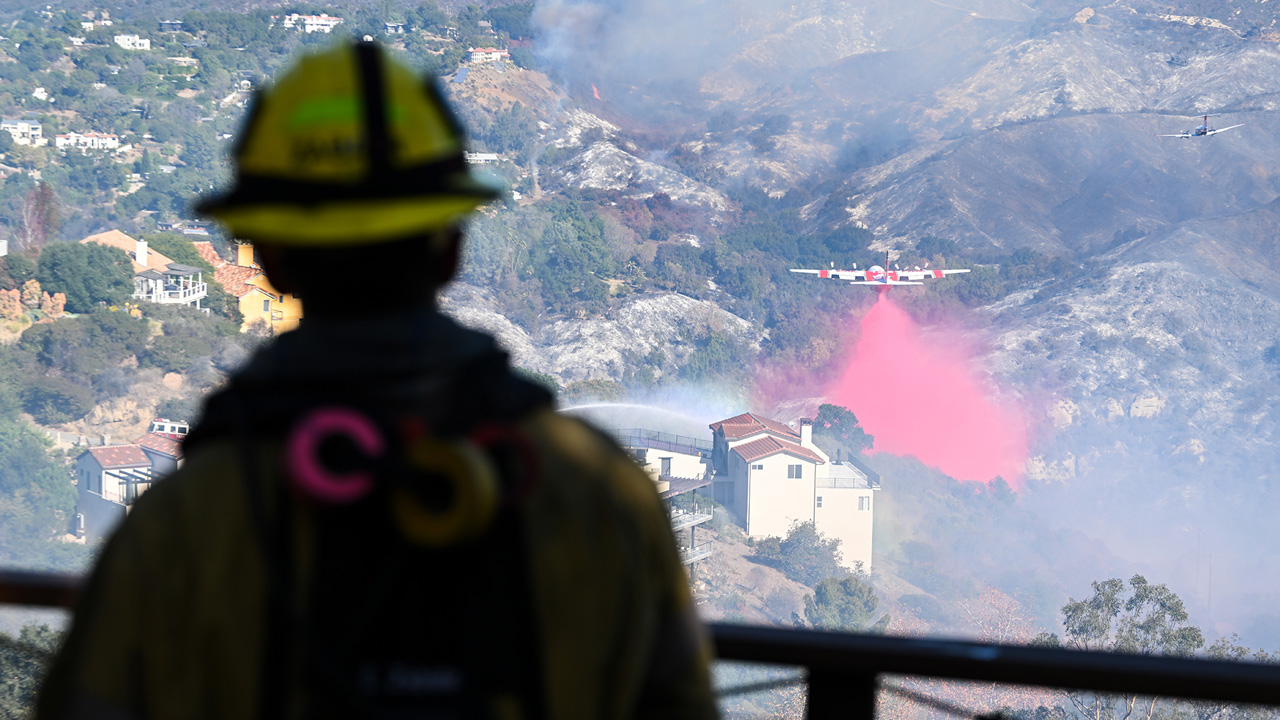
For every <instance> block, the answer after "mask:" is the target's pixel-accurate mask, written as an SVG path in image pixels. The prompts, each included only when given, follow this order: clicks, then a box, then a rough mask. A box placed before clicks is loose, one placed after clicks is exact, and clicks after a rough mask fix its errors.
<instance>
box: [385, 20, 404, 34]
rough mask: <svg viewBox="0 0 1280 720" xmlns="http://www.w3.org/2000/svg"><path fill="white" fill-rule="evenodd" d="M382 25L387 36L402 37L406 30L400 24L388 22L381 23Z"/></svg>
mask: <svg viewBox="0 0 1280 720" xmlns="http://www.w3.org/2000/svg"><path fill="white" fill-rule="evenodd" d="M383 25H384V26H386V34H388V35H403V34H404V33H405V30H406V27H405V24H404V23H402V22H389V23H383Z"/></svg>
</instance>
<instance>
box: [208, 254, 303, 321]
mask: <svg viewBox="0 0 1280 720" xmlns="http://www.w3.org/2000/svg"><path fill="white" fill-rule="evenodd" d="M192 245H194V246H195V248H196V252H198V253H200V257H202V258H204V259H205V261H206V262H208V263H209V264H210V265H212V266H213V280H214V282H216V283H218V284H219V285H221V286H222V289H223V290H226V291H227V292H228V293H230V294H231V295H234V296H235V297H236V299H238V300H239V301H240V313H241V314H242V315H244V323H243V324H242V325H241V326H240V331H241V332H244V331H245V330H248V329H249V325H250V324H251V323H254V322H264V323H266V324H267V326H268V327H270V328H271V331H272V333H282V332H285V331H286V330H292V329H293V328H295V327H297V326H298V323H299V322H300V321H301V320H302V303H301V302H300V301H299V300H298V299H297V298H296V297H294V296H293V295H290V294H287V293H280V292H279V291H277V290H276V289H275V288H274V287H272V286H271V283H270V281H268V280H267V276H266V275H265V274H263V272H262V268H261V267H259V265H258V263H256V262H254V259H253V246H252V245H247V244H244V245H238V246H236V262H234V263H229V262H227V261H226V260H223V259H222V256H220V255H218V252H217V251H216V250H214V249H213V243H210V242H208V241H205V240H202V241H200V242H193V243H192Z"/></svg>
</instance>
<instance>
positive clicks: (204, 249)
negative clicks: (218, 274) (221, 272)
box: [191, 240, 227, 270]
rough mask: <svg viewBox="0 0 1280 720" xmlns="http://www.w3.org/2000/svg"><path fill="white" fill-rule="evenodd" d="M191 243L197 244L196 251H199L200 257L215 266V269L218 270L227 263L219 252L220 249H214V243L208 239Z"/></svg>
mask: <svg viewBox="0 0 1280 720" xmlns="http://www.w3.org/2000/svg"><path fill="white" fill-rule="evenodd" d="M191 244H192V245H193V246H195V249H196V252H197V253H199V255H200V257H201V258H203V259H204V261H205V262H207V263H209V264H210V265H212V266H213V269H214V270H218V269H219V268H221V267H222V266H223V265H226V264H227V261H226V260H223V259H222V256H221V255H219V254H218V251H217V250H214V249H213V243H211V242H209V241H208V240H200V241H199V242H193V243H191Z"/></svg>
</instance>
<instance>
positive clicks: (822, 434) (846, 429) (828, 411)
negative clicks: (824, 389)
mask: <svg viewBox="0 0 1280 720" xmlns="http://www.w3.org/2000/svg"><path fill="white" fill-rule="evenodd" d="M874 441H875V438H873V437H872V436H870V435H868V434H867V432H866V431H865V430H863V429H862V427H861V426H860V425H858V417H857V416H856V415H854V414H853V411H851V410H849V408H846V407H841V406H839V405H832V404H830V403H823V404H822V405H819V406H818V416H817V417H815V418H814V419H813V442H814V444H816V445H817V446H818V447H820V448H822V451H823V452H825V453H827V454H828V455H831V456H832V457H835V454H836V452H835V451H836V450H837V449H840V450H842V451H843V452H842V455H845V456H851V455H861V454H862V453H864V452H866V450H867V448H869V447H871V444H872V443H873V442H874Z"/></svg>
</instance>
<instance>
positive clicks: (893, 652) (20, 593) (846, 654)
mask: <svg viewBox="0 0 1280 720" xmlns="http://www.w3.org/2000/svg"><path fill="white" fill-rule="evenodd" d="M699 547H701V546H699ZM81 583H82V578H80V577H79V576H74V575H58V574H51V573H34V572H14V571H5V572H0V604H18V605H43V606H50V607H71V605H72V604H73V603H74V602H75V597H76V593H77V592H78V591H79V588H80V585H81ZM710 630H711V635H712V639H713V641H714V643H715V650H716V657H717V658H718V659H720V660H733V661H742V662H751V663H767V664H773V665H790V666H796V667H801V668H804V669H805V670H806V671H807V684H808V708H807V717H808V718H810V720H828V719H829V718H844V719H848V718H871V717H874V715H875V707H876V694H877V691H878V690H880V689H881V683H880V677H881V676H882V675H886V674H888V675H905V676H917V677H931V678H940V679H947V680H960V681H978V682H992V683H1010V684H1017V685H1030V686H1036V687H1047V688H1056V689H1061V690H1087V691H1095V692H1102V693H1117V694H1136V695H1142V696H1148V697H1164V698H1181V699H1187V700H1211V701H1218V702H1225V703H1233V704H1251V705H1274V706H1280V666H1277V665H1265V664H1261V663H1254V662H1228V661H1223V660H1205V659H1199V658H1175V657H1158V656H1150V655H1125V654H1120V653H1105V652H1082V651H1075V650H1062V649H1057V648H1035V647H1022V646H1009V645H993V644H987V643H978V642H966V641H960V640H932V639H923V638H903V637H892V636H887V635H859V634H852V633H838V632H819V631H813V630H788V629H782V628H770V627H756V626H749V625H723V624H713V625H711V626H710ZM733 691H734V689H732V688H730V689H728V690H727V692H733Z"/></svg>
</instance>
